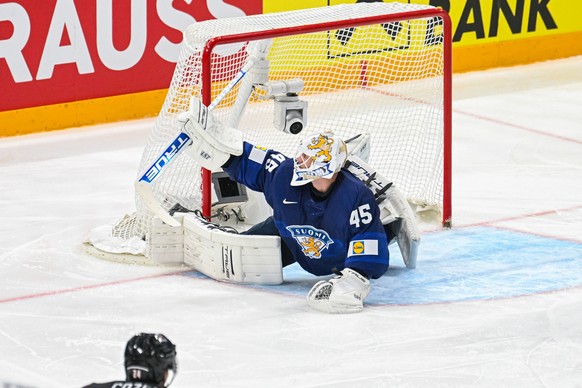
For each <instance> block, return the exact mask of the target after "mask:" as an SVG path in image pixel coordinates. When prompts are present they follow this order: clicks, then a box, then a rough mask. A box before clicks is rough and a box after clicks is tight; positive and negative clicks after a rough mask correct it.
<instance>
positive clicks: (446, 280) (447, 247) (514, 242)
mask: <svg viewBox="0 0 582 388" xmlns="http://www.w3.org/2000/svg"><path fill="white" fill-rule="evenodd" d="M390 254H391V259H390V268H389V270H388V272H387V273H386V274H385V275H384V276H383V277H381V278H380V279H377V280H374V281H373V283H372V292H371V293H370V295H369V297H368V299H366V303H367V304H368V305H408V304H411V305H414V304H427V303H446V302H459V301H471V300H484V299H496V298H509V297H516V296H523V295H528V294H534V293H542V292H551V291H556V290H561V289H565V288H570V287H576V286H581V285H582V244H577V243H575V242H570V241H563V240H557V239H553V238H548V237H540V236H535V235H531V234H526V233H520V232H513V231H507V230H501V229H495V228H490V227H474V228H463V229H451V230H447V231H442V232H436V233H430V234H426V235H424V236H422V242H421V245H420V252H419V258H418V265H417V268H416V269H414V270H409V269H406V267H404V263H403V261H402V258H401V256H400V253H399V252H398V249H397V247H396V246H395V245H391V246H390ZM189 275H191V276H194V277H199V276H204V275H201V274H199V273H194V272H193V273H189ZM284 278H285V282H284V283H283V284H282V285H279V286H243V287H256V288H260V289H262V290H264V291H272V292H275V293H282V294H291V295H297V296H302V297H303V296H305V295H306V294H307V292H308V291H309V289H310V288H311V286H312V285H313V284H314V283H315V282H316V281H317V280H318V279H321V278H317V277H315V276H312V275H310V274H308V273H306V272H305V271H303V270H302V269H301V267H299V266H298V265H296V264H294V265H292V266H290V267H287V268H285V269H284Z"/></svg>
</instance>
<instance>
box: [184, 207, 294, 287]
mask: <svg viewBox="0 0 582 388" xmlns="http://www.w3.org/2000/svg"><path fill="white" fill-rule="evenodd" d="M183 227H184V263H185V264H187V265H190V266H192V267H194V269H196V270H197V271H199V272H202V273H203V274H205V275H206V276H209V277H211V278H212V279H215V280H220V281H225V282H232V283H251V284H269V285H276V284H281V283H283V267H282V264H281V239H280V237H278V236H249V235H243V234H235V233H229V232H225V231H223V230H220V229H218V228H217V225H216V224H212V223H209V222H206V221H205V220H203V219H201V218H199V217H197V216H196V215H194V214H190V213H188V214H185V215H184V217H183Z"/></svg>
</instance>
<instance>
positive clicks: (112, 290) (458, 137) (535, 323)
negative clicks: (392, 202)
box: [0, 57, 582, 388]
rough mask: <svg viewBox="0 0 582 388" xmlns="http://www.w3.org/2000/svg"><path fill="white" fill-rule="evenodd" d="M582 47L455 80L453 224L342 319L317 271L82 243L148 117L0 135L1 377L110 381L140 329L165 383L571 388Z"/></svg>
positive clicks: (24, 382)
mask: <svg viewBox="0 0 582 388" xmlns="http://www.w3.org/2000/svg"><path fill="white" fill-rule="evenodd" d="M580 69H582V57H575V58H570V59H564V60H558V61H551V62H544V63H539V64H534V65H529V66H520V67H514V68H508V69H496V70H490V71H485V72H478V73H467V74H461V75H456V76H455V77H454V104H453V110H454V114H453V128H454V134H453V166H454V167H453V168H454V173H453V221H454V226H455V228H454V229H452V230H449V231H441V230H434V229H425V230H424V232H423V241H422V243H421V247H420V253H419V255H420V256H419V261H418V267H417V269H416V270H406V269H405V268H404V266H403V264H402V260H401V259H400V258H399V256H398V253H397V252H395V250H394V249H392V247H391V252H392V253H393V257H392V262H391V264H392V266H391V269H390V270H389V271H388V273H387V275H386V276H384V277H383V278H381V279H379V280H377V281H375V282H374V283H373V286H372V287H373V288H372V293H371V294H370V297H369V300H368V304H367V307H366V309H365V311H364V312H363V313H361V314H356V315H343V316H342V315H339V316H338V315H326V314H322V313H318V312H316V311H312V310H310V309H309V308H308V306H307V304H306V303H305V300H304V298H305V293H306V291H307V290H308V289H309V287H310V286H311V285H312V284H313V283H314V282H315V281H316V278H315V277H312V276H310V275H308V274H306V273H305V272H303V271H301V270H299V269H298V268H296V267H291V268H288V269H286V271H285V278H286V282H285V284H283V285H282V286H278V287H249V286H237V285H229V284H224V283H218V282H215V281H213V280H210V279H208V278H205V277H204V276H202V275H200V274H197V273H195V272H191V271H188V269H185V268H158V267H142V266H130V265H126V264H119V263H112V262H107V261H102V260H98V259H96V258H94V257H91V256H87V255H86V254H84V253H83V251H82V249H81V246H80V243H81V241H83V239H84V237H85V236H86V234H87V233H88V231H89V230H90V229H92V228H94V227H96V226H100V225H103V224H105V223H110V222H113V221H114V220H115V219H116V218H118V217H120V216H121V215H122V214H123V213H124V212H131V211H133V187H132V181H133V179H134V178H135V176H136V172H137V167H138V163H139V159H140V155H141V150H142V147H143V144H144V142H145V137H146V134H147V132H148V131H149V129H150V127H151V125H152V123H153V121H152V120H140V121H133V122H127V123H120V124H115V125H105V126H97V127H86V128H78V129H71V130H67V131H60V132H54V133H47V134H41V135H32V136H24V137H18V138H8V139H0V182H2V186H1V187H2V188H1V190H0V220H1V221H0V279H1V280H0V385H4V386H10V385H9V384H14V385H20V386H27V387H59V388H60V387H80V386H82V385H84V384H87V383H90V382H92V381H108V380H113V379H119V378H122V377H123V366H122V360H123V347H124V345H125V342H126V341H127V340H128V339H129V338H130V337H131V336H132V335H133V334H134V333H136V332H142V331H146V332H162V333H165V334H166V335H167V336H168V337H169V338H170V339H171V340H172V341H174V342H175V343H176V344H177V350H178V357H179V363H180V365H179V371H178V375H177V378H176V380H175V382H174V384H173V385H172V387H467V386H471V387H506V386H507V387H556V388H558V387H559V388H562V387H580V386H582V325H581V322H582V112H581V109H580V107H581V106H582V71H580Z"/></svg>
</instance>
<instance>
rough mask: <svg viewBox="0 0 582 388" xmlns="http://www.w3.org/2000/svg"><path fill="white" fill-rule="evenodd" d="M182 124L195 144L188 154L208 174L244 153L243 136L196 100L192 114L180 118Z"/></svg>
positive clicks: (183, 113)
mask: <svg viewBox="0 0 582 388" xmlns="http://www.w3.org/2000/svg"><path fill="white" fill-rule="evenodd" d="M178 121H179V122H180V123H181V125H182V131H184V132H185V133H186V134H187V135H188V136H190V139H191V140H192V142H191V143H190V144H189V146H188V147H187V148H186V152H187V153H188V155H190V157H192V158H193V159H194V160H195V161H196V162H197V163H198V164H200V165H201V166H202V167H204V168H206V169H208V170H218V169H220V167H221V166H222V165H223V164H225V163H226V162H227V161H228V159H229V158H230V156H231V155H235V156H238V155H241V154H242V152H243V135H242V132H240V131H239V130H237V129H234V128H230V127H227V126H225V125H223V124H221V123H219V122H217V121H215V120H214V117H213V116H212V113H211V112H210V110H209V109H208V108H207V107H206V106H205V105H204V104H203V103H202V101H200V100H199V99H198V98H196V97H192V99H191V100H190V107H189V109H188V111H187V112H182V113H180V115H178Z"/></svg>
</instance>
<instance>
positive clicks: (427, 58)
mask: <svg viewBox="0 0 582 388" xmlns="http://www.w3.org/2000/svg"><path fill="white" fill-rule="evenodd" d="M264 41H269V42H270V48H269V50H268V54H267V60H268V68H266V70H265V71H268V80H269V81H276V80H289V79H294V78H301V79H302V80H303V82H304V88H303V91H302V92H301V93H300V94H299V96H300V98H301V99H302V100H304V101H307V102H308V113H307V124H306V127H305V129H304V130H303V131H302V132H301V133H300V134H299V135H291V134H287V133H284V132H281V131H278V130H276V129H274V125H273V115H274V108H273V100H272V99H268V98H266V97H267V96H265V92H264V91H261V89H259V88H253V89H252V93H251V95H250V98H249V99H248V102H247V103H246V107H245V108H244V110H243V111H242V114H241V115H240V116H239V117H238V118H237V119H236V122H237V124H238V128H239V129H241V130H242V131H243V133H244V136H245V140H247V141H249V142H251V143H253V144H256V145H260V146H263V147H267V148H273V149H277V150H278V151H281V152H283V153H284V154H286V155H287V156H291V157H292V156H293V154H294V151H295V149H296V146H297V144H298V141H299V139H301V138H303V137H304V136H306V135H308V134H312V133H314V132H316V131H324V130H332V131H333V132H334V133H335V134H338V135H340V136H342V137H343V138H344V139H348V138H351V137H353V136H355V135H358V134H360V133H363V132H367V133H370V134H371V152H370V159H369V164H370V165H372V166H373V167H374V168H375V169H376V170H377V171H378V173H379V174H381V175H382V176H384V177H386V178H388V179H389V180H392V181H393V182H395V184H396V185H398V187H399V188H400V190H401V191H402V192H403V193H404V194H405V195H406V196H407V198H408V200H409V201H410V202H411V203H413V204H416V205H418V207H420V208H437V209H438V210H439V211H440V215H441V216H442V217H441V221H442V223H443V225H444V226H450V222H451V23H450V19H449V17H448V15H447V13H446V12H445V11H443V10H442V9H439V8H435V7H432V6H425V5H416V4H405V3H397V2H394V3H383V2H377V3H356V4H341V5H335V6H328V7H322V8H312V9H305V10H298V11H291V12H281V13H273V14H264V15H254V16H248V17H241V18H229V19H219V20H209V21H205V22H199V23H195V24H193V25H191V26H190V27H189V28H188V29H187V30H186V31H185V33H184V42H183V45H182V49H181V52H180V56H179V59H178V62H177V64H176V69H175V72H174V76H173V79H172V82H171V85H170V88H169V90H168V94H167V97H166V99H165V102H164V105H163V107H162V109H161V112H160V114H159V116H158V118H157V120H156V122H155V125H154V128H153V130H152V132H151V133H150V136H149V138H148V141H147V144H146V148H145V150H144V153H143V156H142V160H141V164H140V169H139V175H138V176H141V174H143V172H144V170H145V169H146V168H147V167H148V166H149V165H151V164H152V162H153V161H154V160H155V158H156V157H157V156H158V155H159V154H160V153H161V152H162V151H163V149H164V148H165V146H166V145H167V144H168V143H169V142H170V141H171V140H172V139H173V138H174V137H175V136H176V135H177V134H178V133H179V131H180V126H179V124H178V122H177V114H178V113H180V112H182V111H185V110H187V109H188V103H189V100H190V97H191V96H192V95H194V96H197V97H199V98H201V99H202V101H203V102H204V104H205V105H209V104H210V103H211V101H213V99H214V98H215V97H216V95H218V94H219V92H220V91H221V90H222V88H224V86H225V85H226V84H227V83H228V82H229V81H230V80H231V79H232V78H233V77H234V76H235V75H236V73H237V72H238V71H239V70H240V69H241V67H242V66H243V65H244V64H245V63H246V61H247V60H248V58H249V56H250V55H251V54H252V51H253V50H254V49H255V48H256V45H257V44H258V43H259V42H264ZM264 69H265V68H264V67H262V66H255V68H254V69H251V71H250V72H249V73H248V74H247V76H246V77H245V78H243V80H242V81H241V82H240V83H239V84H238V85H237V86H236V87H235V88H234V89H233V90H232V91H231V92H230V93H229V94H228V95H227V96H226V97H225V98H224V99H223V100H222V101H221V102H220V104H219V105H218V106H217V107H216V108H215V109H214V116H215V118H216V119H217V120H219V121H222V122H229V120H230V121H232V116H233V115H236V113H233V112H234V107H235V105H236V104H235V101H236V96H237V93H238V91H239V90H240V89H242V88H244V87H245V86H244V85H245V83H246V85H247V86H248V85H249V83H252V82H253V77H254V76H255V74H254V72H255V73H260V71H261V70H264ZM245 101H246V99H245ZM197 171H201V174H199V173H197ZM152 190H153V193H154V196H155V198H156V199H157V200H158V201H159V202H160V204H161V205H162V207H164V208H165V209H166V210H169V209H170V208H171V207H172V206H174V205H175V204H176V203H179V204H180V205H182V206H184V207H186V208H190V209H202V211H203V213H204V214H205V215H206V216H208V215H209V214H210V210H211V209H210V201H211V191H212V189H211V174H210V172H208V171H206V170H201V169H200V167H199V166H198V165H197V164H196V163H195V162H194V161H193V160H192V159H191V158H190V157H189V156H188V155H185V153H181V154H180V155H178V156H177V157H176V159H175V160H174V161H173V163H172V165H170V166H168V168H167V169H166V171H164V173H163V174H162V175H161V176H160V177H159V178H158V179H157V180H156V181H155V182H154V183H153V184H152ZM152 216H153V214H152V213H151V212H150V211H149V210H148V208H147V206H146V205H145V204H144V203H143V201H142V200H141V199H140V198H139V195H137V194H136V213H135V214H134V215H133V217H129V218H128V217H125V218H124V219H122V220H121V221H120V222H119V223H118V224H117V225H115V226H114V227H113V231H112V235H113V236H115V237H121V238H125V239H127V238H131V237H133V236H138V237H144V236H146V234H147V230H148V225H149V223H150V222H151V218H152Z"/></svg>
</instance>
